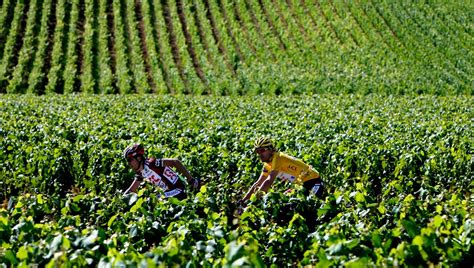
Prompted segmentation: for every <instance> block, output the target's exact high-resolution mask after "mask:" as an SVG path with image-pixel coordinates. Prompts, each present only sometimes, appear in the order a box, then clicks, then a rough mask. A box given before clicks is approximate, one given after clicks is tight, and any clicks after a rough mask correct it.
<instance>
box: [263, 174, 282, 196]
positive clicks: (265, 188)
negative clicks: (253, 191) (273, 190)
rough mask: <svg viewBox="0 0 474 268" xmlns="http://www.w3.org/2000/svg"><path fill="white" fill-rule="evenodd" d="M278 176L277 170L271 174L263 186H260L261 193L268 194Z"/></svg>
mask: <svg viewBox="0 0 474 268" xmlns="http://www.w3.org/2000/svg"><path fill="white" fill-rule="evenodd" d="M277 176H278V171H277V170H272V171H271V172H270V175H268V178H267V179H266V180H264V181H263V183H262V185H261V186H260V189H259V190H260V191H264V192H265V193H266V192H268V190H269V189H270V186H272V184H273V182H274V181H275V179H276V178H277Z"/></svg>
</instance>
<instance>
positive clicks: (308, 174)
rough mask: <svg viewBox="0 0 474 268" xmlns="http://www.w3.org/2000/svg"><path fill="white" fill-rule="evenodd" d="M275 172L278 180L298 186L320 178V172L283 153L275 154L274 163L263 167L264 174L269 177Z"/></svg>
mask: <svg viewBox="0 0 474 268" xmlns="http://www.w3.org/2000/svg"><path fill="white" fill-rule="evenodd" d="M274 170H275V171H278V175H277V178H280V179H283V180H289V181H290V182H295V183H297V184H303V183H304V182H306V181H308V180H311V179H316V178H319V172H318V171H316V170H315V169H314V168H313V167H312V166H310V165H308V164H305V163H304V162H303V161H301V160H299V159H297V158H294V157H292V156H289V155H287V154H284V153H281V152H275V153H274V154H273V159H272V162H271V163H265V164H264V165H263V170H262V174H263V175H266V176H268V175H269V174H270V172H272V171H274Z"/></svg>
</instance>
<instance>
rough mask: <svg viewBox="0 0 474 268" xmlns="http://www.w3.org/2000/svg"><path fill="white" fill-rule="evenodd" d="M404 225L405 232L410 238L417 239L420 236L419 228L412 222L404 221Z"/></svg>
mask: <svg viewBox="0 0 474 268" xmlns="http://www.w3.org/2000/svg"><path fill="white" fill-rule="evenodd" d="M402 225H403V227H405V230H406V231H407V232H408V235H409V236H410V237H415V236H416V235H417V234H419V230H418V226H417V225H416V224H415V223H414V222H412V221H410V220H402Z"/></svg>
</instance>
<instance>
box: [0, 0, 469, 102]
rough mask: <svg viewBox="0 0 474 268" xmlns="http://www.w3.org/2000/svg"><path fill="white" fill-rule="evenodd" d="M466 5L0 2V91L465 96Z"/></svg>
mask: <svg viewBox="0 0 474 268" xmlns="http://www.w3.org/2000/svg"><path fill="white" fill-rule="evenodd" d="M473 10H474V9H473V4H472V2H470V1H467V2H466V1H374V0H357V1H335V0H328V1H319V0H255V1H251V0H236V1H232V0H176V1H165V0H160V1H158V0H157V1H154V0H114V1H112V0H91V1H87V0H2V1H0V25H1V28H0V60H1V65H0V93H33V94H46V93H53V92H55V93H64V94H69V93H73V92H85V93H105V94H108V93H121V94H127V93H135V92H137V93H156V94H167V93H171V94H195V95H201V94H211V95H247V94H250V95H255V94H261V93H264V94H299V93H323V92H331V93H363V94H367V93H373V92H381V93H388V94H411V93H415V94H421V93H432V94H439V95H456V94H472V91H473V81H472V77H473V76H472V74H473V72H472V70H473V67H472V64H473V62H474V59H473V55H474V54H473V47H474V46H473V40H474V39H473V30H472V29H473V28H472V23H473V21H472V14H473Z"/></svg>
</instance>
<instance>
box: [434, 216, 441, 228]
mask: <svg viewBox="0 0 474 268" xmlns="http://www.w3.org/2000/svg"><path fill="white" fill-rule="evenodd" d="M442 223H443V217H441V216H440V215H436V216H434V218H433V224H434V227H435V228H438V227H440V226H441V224H442Z"/></svg>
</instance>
